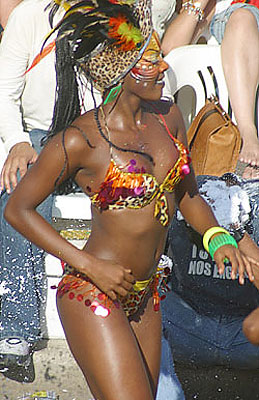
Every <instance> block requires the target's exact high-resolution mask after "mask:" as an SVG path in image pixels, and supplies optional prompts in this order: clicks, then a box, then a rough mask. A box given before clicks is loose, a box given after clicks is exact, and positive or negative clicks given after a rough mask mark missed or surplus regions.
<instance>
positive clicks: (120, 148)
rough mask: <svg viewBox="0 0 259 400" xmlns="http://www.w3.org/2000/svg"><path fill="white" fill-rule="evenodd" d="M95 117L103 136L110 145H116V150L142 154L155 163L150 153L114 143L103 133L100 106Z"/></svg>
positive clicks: (96, 109)
mask: <svg viewBox="0 0 259 400" xmlns="http://www.w3.org/2000/svg"><path fill="white" fill-rule="evenodd" d="M94 117H95V121H96V125H97V128H98V131H99V132H100V134H101V136H102V137H103V139H104V140H105V141H106V142H107V143H109V145H110V146H112V147H114V148H115V149H116V150H119V151H123V152H125V153H134V154H140V155H141V156H143V157H145V158H147V159H148V161H150V162H151V163H152V164H153V165H154V160H153V157H151V156H150V155H149V154H147V153H144V152H143V151H140V150H133V149H126V148H124V147H120V146H117V145H116V144H114V143H112V142H111V141H110V140H109V139H108V138H107V137H106V136H105V134H104V133H103V130H102V127H101V123H100V120H99V108H95V109H94Z"/></svg>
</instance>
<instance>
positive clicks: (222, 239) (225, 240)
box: [209, 233, 237, 261]
mask: <svg viewBox="0 0 259 400" xmlns="http://www.w3.org/2000/svg"><path fill="white" fill-rule="evenodd" d="M226 244H230V245H231V246H234V247H236V248H237V242H236V241H235V239H234V238H233V236H231V235H230V234H229V233H227V234H226V233H222V234H221V235H219V236H216V237H215V238H213V239H212V240H211V241H210V243H209V253H210V256H211V258H212V259H213V257H214V254H215V252H216V251H217V250H218V249H219V248H220V247H222V246H225V245H226ZM224 261H225V260H224ZM226 261H227V260H226Z"/></svg>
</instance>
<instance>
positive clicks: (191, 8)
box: [182, 1, 204, 22]
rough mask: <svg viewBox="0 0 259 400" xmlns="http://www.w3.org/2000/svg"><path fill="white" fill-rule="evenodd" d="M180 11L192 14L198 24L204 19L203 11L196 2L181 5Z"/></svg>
mask: <svg viewBox="0 0 259 400" xmlns="http://www.w3.org/2000/svg"><path fill="white" fill-rule="evenodd" d="M182 10H183V11H187V13H188V14H191V13H193V14H194V15H195V16H196V18H197V20H198V21H199V22H200V21H202V20H203V19H204V11H203V10H202V9H201V8H200V3H199V2H198V1H196V2H195V3H193V2H192V1H187V2H186V3H183V5H182Z"/></svg>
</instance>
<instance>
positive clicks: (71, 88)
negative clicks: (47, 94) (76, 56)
mask: <svg viewBox="0 0 259 400" xmlns="http://www.w3.org/2000/svg"><path fill="white" fill-rule="evenodd" d="M60 34H62V32H60ZM56 79H57V88H56V99H55V107H54V114H53V119H52V123H51V126H50V131H51V134H50V135H51V136H53V135H55V134H56V133H58V132H60V131H62V129H64V128H66V127H67V126H69V125H70V124H71V123H72V122H73V121H74V120H75V118H76V117H78V116H79V115H80V100H79V95H78V84H77V79H76V72H75V65H74V63H73V59H72V58H71V54H70V44H69V43H68V40H67V38H66V37H64V38H63V39H62V40H57V41H56Z"/></svg>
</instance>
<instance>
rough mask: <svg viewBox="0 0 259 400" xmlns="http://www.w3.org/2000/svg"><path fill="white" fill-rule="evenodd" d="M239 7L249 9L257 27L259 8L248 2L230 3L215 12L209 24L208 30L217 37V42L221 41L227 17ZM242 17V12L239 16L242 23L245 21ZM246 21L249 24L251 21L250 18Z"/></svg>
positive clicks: (258, 24)
mask: <svg viewBox="0 0 259 400" xmlns="http://www.w3.org/2000/svg"><path fill="white" fill-rule="evenodd" d="M240 9H243V10H246V11H249V12H250V13H251V14H252V15H253V16H254V18H255V20H254V23H256V24H257V27H258V29H259V9H258V8H257V7H254V6H252V5H250V4H246V3H236V4H232V5H231V6H230V7H228V8H227V9H226V10H224V11H222V12H220V13H219V14H216V15H215V16H214V17H213V19H212V22H211V25H210V32H211V34H212V35H213V36H214V37H215V38H216V39H217V41H218V43H219V44H221V43H222V40H223V37H224V33H225V29H226V25H227V23H228V21H229V18H230V17H231V15H232V14H233V13H234V12H235V11H237V10H240ZM244 17H245V14H244V15H243V14H242V16H241V20H242V23H244V22H245V21H244ZM248 23H249V24H250V23H251V22H250V19H249V20H248ZM244 26H246V25H244Z"/></svg>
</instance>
